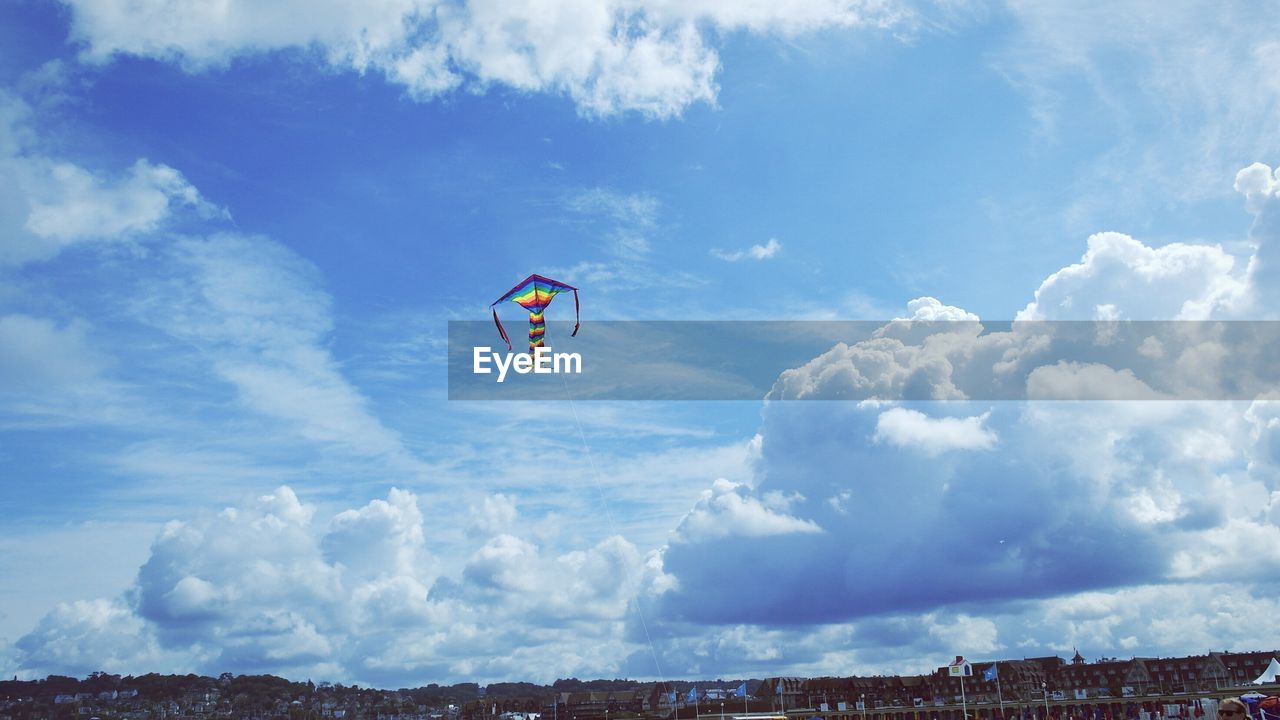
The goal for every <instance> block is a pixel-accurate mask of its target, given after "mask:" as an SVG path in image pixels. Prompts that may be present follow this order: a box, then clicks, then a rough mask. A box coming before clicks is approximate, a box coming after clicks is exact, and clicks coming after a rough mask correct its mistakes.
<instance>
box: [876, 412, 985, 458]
mask: <svg viewBox="0 0 1280 720" xmlns="http://www.w3.org/2000/svg"><path fill="white" fill-rule="evenodd" d="M986 419H987V415H978V416H975V417H963V418H953V417H942V418H932V417H929V416H928V415H925V414H924V413H922V412H920V411H918V410H910V409H907V408H890V409H888V410H886V411H884V412H883V413H881V414H880V417H879V419H878V420H877V421H876V433H875V436H874V437H875V439H876V440H878V441H881V442H887V443H889V444H891V445H895V446H897V447H907V448H916V449H919V450H920V451H921V452H923V453H925V454H926V455H930V456H933V455H937V454H939V453H942V452H946V451H948V450H990V449H991V448H993V447H995V444H996V434H995V433H994V432H992V431H991V430H990V429H989V428H987V427H985V425H984V423H985V422H986Z"/></svg>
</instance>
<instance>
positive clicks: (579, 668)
mask: <svg viewBox="0 0 1280 720" xmlns="http://www.w3.org/2000/svg"><path fill="white" fill-rule="evenodd" d="M494 502H495V503H497V504H499V505H501V504H503V501H502V499H495V500H494ZM317 515H318V513H317V510H316V508H315V507H314V506H311V505H309V504H307V503H304V502H303V501H301V500H300V499H299V498H298V497H297V495H296V494H295V493H294V492H293V491H292V490H291V489H289V488H288V487H281V488H279V489H277V490H276V491H275V492H273V493H270V494H268V495H263V496H261V497H258V498H256V499H253V500H251V501H248V502H246V503H244V504H243V505H241V506H238V507H233V508H227V509H225V510H223V511H221V512H219V513H216V514H209V515H205V516H202V517H196V518H190V519H184V520H180V521H173V522H171V523H169V524H168V525H167V526H166V527H165V528H164V530H163V532H162V533H161V534H160V535H159V536H158V537H157V538H156V539H155V541H154V543H153V544H152V547H151V555H150V557H149V558H148V560H147V561H146V563H145V564H144V565H143V566H142V568H141V569H140V570H139V572H138V575H137V580H136V581H135V584H134V586H133V587H132V588H131V589H130V590H129V591H128V592H127V593H126V594H125V595H124V596H123V597H121V598H117V599H114V600H105V599H99V600H86V601H78V602H74V603H67V604H63V605H59V606H58V607H56V608H55V609H54V610H52V611H51V612H49V613H48V614H47V615H46V616H45V617H44V618H43V619H42V620H41V621H40V622H39V623H38V624H37V626H36V628H35V629H34V630H33V631H32V632H31V633H29V634H28V635H26V636H25V637H24V638H22V639H20V640H19V641H18V643H17V645H16V648H17V651H18V658H19V661H20V664H19V666H20V667H21V668H22V669H23V670H26V671H30V672H62V671H76V672H81V671H82V668H88V667H92V669H109V670H116V671H122V672H128V671H141V670H146V669H154V665H155V664H156V663H159V662H163V663H165V664H164V667H168V668H171V669H173V670H175V671H192V672H205V673H213V674H216V673H217V672H222V671H224V670H225V669H227V668H229V667H235V668H244V669H252V668H264V669H270V670H271V671H273V672H284V673H294V674H312V673H316V674H320V675H321V676H323V677H332V678H335V679H343V678H345V679H348V680H350V679H356V680H360V681H362V682H369V681H373V682H378V683H381V684H384V685H391V684H394V683H401V682H405V681H406V679H408V678H418V679H421V678H422V677H425V676H432V677H454V678H457V679H460V680H461V679H476V678H484V677H493V678H499V677H512V676H515V675H519V676H521V677H529V675H528V673H529V672H530V671H531V670H532V671H534V672H535V674H537V673H538V672H539V671H538V670H537V668H542V671H541V672H542V673H544V674H541V675H539V677H540V679H542V680H546V681H549V680H551V679H553V678H554V677H557V676H562V675H564V674H566V673H572V672H577V673H581V672H583V671H584V669H591V670H592V671H595V670H596V669H598V668H601V667H605V666H606V664H607V662H608V660H607V658H603V657H600V656H596V655H593V654H591V653H585V654H584V653H578V652H574V651H572V648H575V647H578V646H580V645H581V644H582V642H583V641H584V639H585V640H589V641H592V642H598V643H599V644H600V646H601V651H600V652H606V651H607V649H608V648H615V650H616V647H618V646H620V645H622V644H623V643H624V640H623V639H622V637H621V635H620V628H621V625H620V624H618V623H620V621H622V620H623V619H624V617H625V615H626V614H627V612H628V606H629V604H630V603H631V602H632V600H633V599H634V598H635V597H636V596H638V595H642V594H646V593H648V592H649V590H647V589H646V588H650V587H661V586H662V582H663V581H662V577H663V575H662V572H661V570H660V568H659V567H657V566H656V565H655V564H654V563H653V562H651V561H646V560H645V559H644V558H642V557H641V555H640V553H639V552H638V551H637V550H636V548H635V547H634V546H633V545H631V544H630V543H628V542H627V541H625V540H623V539H622V538H619V537H610V538H606V539H604V540H602V541H600V542H599V543H597V544H595V545H594V546H592V547H590V548H587V549H583V550H571V551H568V552H560V553H556V552H551V551H549V549H548V548H546V547H543V546H541V545H539V544H538V543H536V542H534V541H531V540H529V539H527V538H524V537H520V536H518V535H514V534H511V533H512V531H511V530H510V529H508V530H506V531H503V532H497V533H496V534H492V535H486V536H485V537H482V538H476V540H477V542H479V546H478V547H477V548H476V549H475V550H474V552H473V553H472V554H471V556H470V558H469V559H468V560H467V561H466V563H465V565H464V566H463V567H461V568H459V569H456V570H455V571H453V572H452V573H451V574H446V575H441V574H439V570H438V568H437V567H436V562H435V560H434V559H433V557H432V553H431V551H430V550H429V544H430V542H431V539H430V538H429V537H428V535H427V533H426V530H425V527H424V520H423V515H422V512H421V509H420V508H419V506H418V498H417V497H416V496H415V495H414V494H412V493H410V492H407V491H403V490H397V489H392V490H391V491H390V492H389V493H388V495H387V497H386V499H375V500H372V501H370V502H369V503H368V504H366V505H364V506H363V507H360V508H353V509H349V510H344V511H341V512H338V513H336V514H335V515H333V516H332V518H330V519H329V520H328V521H327V522H324V521H318V519H317ZM513 520H514V518H513ZM513 524H514V525H518V524H517V523H513ZM584 620H598V621H601V622H600V623H599V624H595V625H593V624H588V623H584V622H583V621H584ZM568 625H572V626H573V627H574V630H573V632H572V633H569V635H565V634H563V633H560V632H559V631H558V630H557V628H561V627H565V626H568ZM548 646H555V647H563V648H564V649H565V650H566V652H565V653H564V654H562V655H561V656H559V657H558V658H557V659H555V660H553V661H550V662H547V663H544V664H541V665H530V664H529V654H530V653H545V652H546V648H547V647H548ZM480 658H485V659H484V660H481V659H480ZM84 672H87V670H84Z"/></svg>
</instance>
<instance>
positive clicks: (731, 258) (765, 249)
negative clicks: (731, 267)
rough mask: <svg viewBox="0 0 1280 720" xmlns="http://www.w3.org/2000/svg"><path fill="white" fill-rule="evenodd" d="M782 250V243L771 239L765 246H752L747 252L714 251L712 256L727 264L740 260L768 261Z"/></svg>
mask: <svg viewBox="0 0 1280 720" xmlns="http://www.w3.org/2000/svg"><path fill="white" fill-rule="evenodd" d="M781 250H782V243H780V242H778V241H777V239H776V238H769V242H767V243H765V244H764V245H752V246H751V247H749V248H747V249H746V250H732V251H727V250H717V249H712V251H711V255H712V256H713V257H717V258H720V259H721V260H725V261H727V262H738V261H739V260H768V259H770V258H772V257H773V256H775V255H777V254H778V252H779V251H781Z"/></svg>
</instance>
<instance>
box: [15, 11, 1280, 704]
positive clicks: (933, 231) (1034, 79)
mask: <svg viewBox="0 0 1280 720" xmlns="http://www.w3.org/2000/svg"><path fill="white" fill-rule="evenodd" d="M1278 23H1280V8H1277V7H1275V6H1272V5H1268V4H1264V3H1250V2H1225V3H1179V4H1176V6H1170V5H1169V4H1168V3H1157V2H1145V1H1141V0H1121V1H1119V2H1106V3H1079V2H1065V1H1063V2H1057V1H1055V0H1043V1H1039V2H1033V1H1025V2H1024V1H1010V2H978V1H974V2H966V1H964V0H939V1H938V2H914V1H908V0H865V1H859V0H790V1H789V2H785V3H772V2H755V1H754V0H748V1H746V2H733V3H729V2H717V1H716V0H696V1H693V2H678V3H677V2H669V1H668V0H539V1H538V2H532V3H510V2H501V1H500V0H447V1H445V0H441V1H437V0H380V1H379V2H343V1H341V0H324V1H323V2H314V1H313V0H309V1H308V2H295V1H294V0H281V1H280V2H275V3H269V4H264V3H253V2H239V1H233V2H225V3H214V4H208V3H202V2H197V1H196V0H164V1H162V0H133V1H131V2H116V1H107V2H100V1H96V0H66V1H65V2H52V1H51V2H37V1H34V0H12V1H11V2H7V3H4V4H3V5H0V167H2V168H3V171H2V172H0V514H3V517H4V518H5V521H4V522H3V523H0V675H3V676H12V675H18V676H21V677H43V676H44V675H47V674H50V673H60V674H71V675H85V674H87V673H89V672H93V671H96V670H104V671H108V672H115V673H135V674H137V673H145V672H174V673H186V672H196V673H203V674H213V675H216V674H218V673H221V672H235V673H268V672H269V673H274V674H278V675H283V676H286V677H290V678H297V679H304V678H308V677H309V678H314V679H316V680H320V679H326V680H331V681H336V682H345V683H361V684H366V685H374V686H382V687H402V686H416V685H422V684H427V683H431V682H442V683H447V682H462V681H477V682H482V683H483V682H493V681H515V680H528V681H534V682H550V681H552V680H555V679H557V678H562V677H579V678H588V677H622V676H625V677H634V678H655V679H663V678H717V677H723V678H732V677H763V676H772V675H808V676H817V675H850V674H864V675H866V674H877V673H916V672H928V671H931V670H932V669H933V668H936V667H939V666H941V665H944V664H945V663H946V662H947V661H949V660H950V659H951V658H952V657H954V656H955V655H964V656H966V657H969V658H971V659H975V660H976V659H984V658H985V659H991V658H1015V657H1029V656H1037V655H1045V654H1055V653H1056V654H1059V655H1063V656H1064V657H1069V656H1068V655H1066V653H1069V652H1071V650H1072V648H1078V649H1079V650H1080V652H1081V653H1083V654H1084V655H1085V656H1086V657H1089V658H1091V659H1092V658H1096V657H1102V656H1107V657H1117V656H1118V657H1130V656H1151V655H1184V654H1195V653H1203V652H1206V651H1209V650H1228V649H1229V650H1253V649H1272V648H1277V647H1280V634H1278V633H1280V629H1278V628H1277V626H1276V624H1275V622H1274V618H1275V617H1276V613H1277V611H1278V610H1280V601H1277V599H1276V598H1277V597H1280V592H1278V590H1280V587H1278V580H1277V579H1278V578H1280V404H1278V401H1277V400H1276V399H1273V398H1280V395H1276V394H1275V393H1274V391H1269V390H1266V389H1265V388H1264V389H1262V390H1257V392H1251V394H1249V395H1247V396H1244V397H1241V396H1240V395H1239V393H1235V394H1232V393H1226V394H1224V393H1223V391H1222V388H1223V387H1225V386H1226V385H1227V384H1228V380H1229V379H1230V378H1234V377H1236V373H1238V372H1240V371H1242V369H1243V370H1246V371H1247V370H1248V369H1249V368H1252V367H1254V366H1257V367H1259V368H1262V367H1263V365H1265V363H1267V362H1268V360H1267V358H1268V357H1269V355H1268V354H1267V353H1265V352H1264V353H1258V354H1247V353H1246V354H1245V356H1243V357H1242V356H1241V355H1239V354H1238V353H1232V352H1228V351H1227V350H1225V349H1224V348H1228V347H1230V346H1229V344H1225V343H1224V342H1222V338H1221V337H1220V336H1217V335H1214V333H1213V331H1212V328H1209V329H1208V330H1206V327H1207V326H1206V325H1204V324H1203V323H1198V322H1195V321H1204V320H1232V321H1238V320H1255V321H1265V320H1275V319H1276V317H1275V316H1276V314H1277V313H1276V311H1275V308H1276V307H1277V303H1276V300H1277V299H1280V298H1277V295H1280V270H1277V268H1280V262H1277V251H1278V248H1280V171H1277V170H1275V169H1273V168H1277V167H1278V166H1280V132H1277V128H1278V127H1280V80H1278V79H1277V78H1280V72H1277V69H1278V66H1280V42H1277V41H1276V39H1275V32H1274V28H1275V27H1277V24H1278ZM531 273H538V274H542V275H546V276H549V277H552V278H556V279H557V280H561V281H563V282H566V283H569V284H571V285H573V286H575V287H577V288H578V289H579V291H580V296H581V316H582V321H583V325H582V331H581V336H582V338H583V339H584V340H585V339H586V338H588V337H590V336H591V332H592V322H593V321H596V322H600V323H603V322H604V321H608V323H615V322H617V323H624V322H631V321H637V320H645V321H684V320H697V321H707V320H716V321H735V322H741V323H743V325H742V327H748V328H749V327H750V325H749V323H751V322H754V321H760V320H771V321H800V320H805V321H812V320H860V321H876V322H877V323H882V324H883V327H882V328H881V329H880V330H879V331H877V333H876V334H875V336H874V337H870V338H863V339H858V340H850V341H849V342H836V343H832V344H831V345H830V347H826V348H818V349H815V350H814V351H813V352H812V354H811V356H810V357H808V358H805V359H801V360H798V361H796V362H794V364H793V365H792V366H789V367H785V368H782V369H780V370H779V371H778V373H777V375H778V376H777V380H776V382H775V383H774V384H773V385H772V389H770V390H768V391H767V394H766V393H760V394H759V396H758V397H749V398H748V399H740V400H732V401H707V400H680V399H671V398H670V397H669V396H668V397H658V396H656V395H655V397H654V398H653V399H648V400H646V399H638V400H637V399H631V400H582V401H578V402H574V401H572V400H569V399H568V398H565V399H561V400H542V401H531V400H507V401H501V400H496V401H495V400H463V399H452V400H451V399H449V392H448V390H449V387H448V372H447V370H448V368H447V362H446V361H447V359H448V356H449V348H448V340H449V331H448V328H449V323H450V322H451V321H487V320H488V319H489V313H490V308H489V306H490V304H491V303H493V301H494V299H495V298H497V297H499V296H500V294H501V293H503V292H504V291H505V290H506V289H507V288H509V287H511V286H512V285H513V284H515V283H516V282H517V281H519V280H520V279H521V278H523V277H525V276H527V275H529V274H531ZM500 312H501V314H502V318H503V320H504V323H505V324H506V325H507V327H508V328H512V327H514V328H516V330H515V331H514V332H513V334H514V335H515V336H516V337H517V341H519V337H520V336H521V333H522V332H523V330H522V329H521V326H522V324H523V323H524V318H523V315H522V312H521V310H520V308H518V307H516V306H514V305H509V304H508V305H505V306H504V307H503V308H502V309H501V310H500ZM548 317H549V318H550V319H552V320H553V321H554V322H553V325H552V329H551V331H550V335H551V336H552V342H553V344H555V345H558V346H560V347H572V343H573V342H575V341H576V340H577V338H573V339H568V338H564V337H563V336H560V337H555V333H557V332H560V330H558V329H557V328H562V327H563V326H560V325H556V324H554V323H555V322H567V321H569V320H572V319H573V314H572V309H571V303H570V302H569V301H568V299H567V298H566V297H564V296H561V297H560V298H558V299H557V300H556V302H553V304H552V306H551V308H550V310H549V311H548ZM903 320H961V321H965V322H962V323H958V324H957V325H956V326H955V327H954V329H952V330H947V329H944V330H942V331H941V332H938V333H932V334H930V333H920V332H916V331H913V330H912V328H911V327H910V326H908V325H904V324H903V323H902V322H901V321H903ZM1011 320H1018V321H1032V320H1036V321H1040V320H1044V321H1051V322H1050V324H1049V325H1047V326H1045V327H1049V328H1050V329H1049V330H1047V331H1045V332H1047V333H1048V334H1049V335H1052V333H1053V330H1052V328H1053V327H1055V326H1054V325H1053V324H1052V321H1058V320H1093V321H1102V322H1105V323H1115V322H1117V321H1126V320H1128V321H1143V320H1159V321H1171V323H1172V324H1171V325H1170V326H1168V327H1169V328H1170V329H1169V332H1170V333H1173V334H1174V335H1176V336H1177V337H1173V338H1171V337H1170V336H1161V337H1155V336H1152V337H1150V338H1147V339H1145V340H1144V342H1143V344H1142V346H1141V347H1140V348H1138V352H1139V353H1141V354H1142V356H1143V357H1146V358H1148V359H1158V360H1159V362H1157V363H1154V364H1153V365H1151V366H1143V367H1144V368H1145V370H1144V369H1142V368H1137V366H1134V367H1129V366H1127V365H1124V364H1121V363H1116V362H1112V363H1111V364H1110V365H1109V364H1107V363H1106V362H1102V361H1096V362H1095V361H1090V362H1084V361H1079V360H1077V359H1072V358H1068V357H1067V356H1065V355H1060V354H1056V353H1057V351H1056V350H1055V349H1054V348H1057V347H1059V346H1058V345H1055V344H1054V339H1053V338H1052V337H1049V336H1046V335H1045V334H1044V333H1020V332H1017V331H1016V330H1007V329H1006V330H1004V331H1001V332H989V333H984V332H983V331H982V329H981V325H980V322H981V321H1002V322H1005V323H1006V324H1005V326H1002V327H1006V328H1007V321H1011ZM892 321H898V322H892ZM597 327H606V326H605V325H597ZM619 327H626V326H619ZM975 328H977V329H975ZM495 335H496V333H495ZM622 340H623V341H625V338H622ZM1104 340H1105V338H1103V337H1102V335H1099V338H1098V341H1099V342H1103V341H1104ZM493 342H494V343H495V344H496V343H497V342H499V340H498V339H497V338H496V337H495V338H494V339H493ZM739 342H740V343H741V345H742V347H741V348H740V350H741V352H742V353H743V354H749V353H750V352H751V351H752V347H751V344H750V341H749V340H740V341H739ZM614 347H615V351H620V352H632V353H634V354H635V355H636V356H637V357H640V358H643V357H644V355H645V353H651V354H652V355H654V356H657V355H659V353H658V352H657V350H658V349H660V348H655V347H654V346H647V347H645V346H642V347H639V348H634V349H632V348H628V347H627V346H625V345H615V346H614ZM805 347H808V346H805ZM635 350H639V351H640V352H638V353H635ZM658 361H660V357H655V362H658ZM1135 368H1137V369H1135ZM993 377H994V378H997V379H999V378H1005V379H1008V378H1014V380H1016V382H1015V386H1016V388H1018V391H1019V393H1020V394H1021V396H1022V397H1023V399H1022V400H1018V401H1010V400H985V399H983V397H984V396H983V395H982V394H981V393H975V392H974V391H973V388H974V387H977V385H979V384H981V378H986V379H987V380H988V381H989V380H990V379H991V378H993ZM566 387H567V386H566ZM1250 387H1253V386H1250ZM1098 388H1102V390H1101V391H1100V390H1099V389H1098ZM1188 389H1190V390H1188ZM1197 390H1198V391H1203V392H1201V393H1200V394H1196V393H1195V392H1191V391H1197ZM1190 395H1194V396H1196V397H1230V398H1231V399H1230V400H1229V401H1228V400H1203V399H1201V400H1196V401H1190V400H1187V399H1186V398H1187V397H1188V396H1190ZM869 397H872V398H873V399H867V398H869ZM988 397H989V396H988ZM1078 397H1088V398H1090V399H1087V400H1078V401H1068V400H1069V399H1070V398H1078ZM1099 398H1102V399H1099ZM1107 398H1109V399H1107ZM803 400H807V401H810V402H801V401H803Z"/></svg>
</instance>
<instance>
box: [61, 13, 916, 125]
mask: <svg viewBox="0 0 1280 720" xmlns="http://www.w3.org/2000/svg"><path fill="white" fill-rule="evenodd" d="M67 4H68V5H70V6H71V8H72V37H73V39H74V40H76V41H77V42H80V43H82V44H83V45H84V53H83V55H84V57H85V58H86V59H88V60H90V61H95V62H105V61H108V60H109V59H110V58H111V57H113V56H115V55H119V54H129V55H138V56H144V57H153V58H159V59H164V60H175V61H178V62H180V63H182V64H183V65H184V66H185V67H186V68H188V69H189V70H192V71H196V70H201V69H204V68H207V67H210V66H221V65H225V64H226V63H228V62H229V61H230V60H231V59H232V58H235V57H241V56H245V55H254V54H261V53H267V52H271V51H276V50H284V49H297V50H304V49H309V48H314V49H316V50H319V51H320V52H321V53H322V54H323V56H324V57H325V59H326V61H327V62H328V63H329V64H330V65H332V66H334V67H338V68H351V69H354V70H357V71H360V72H365V71H368V70H376V71H379V72H381V73H383V74H384V75H385V76H386V77H387V78H388V79H389V80H391V81H393V82H396V83H399V84H401V85H403V86H404V87H405V88H406V89H407V91H408V92H409V94H410V95H412V96H414V97H417V98H430V97H434V96H436V95H438V94H440V93H442V92H446V91H449V90H451V89H453V88H456V87H459V86H469V87H472V88H476V89H483V88H485V87H487V86H490V85H494V84H500V85H505V86H508V87H511V88H514V89H516V90H520V91H529V92H542V91H545V92H553V93H558V94H563V95H567V96H568V97H570V98H572V99H573V101H574V102H575V104H576V105H577V106H578V109H579V111H580V112H582V113H583V114H586V115H611V114H615V113H618V112H622V111H628V110H634V111H639V112H641V113H644V114H645V115H648V116H651V117H671V116H674V115H678V114H680V113H681V112H682V111H683V110H684V109H685V108H686V107H688V106H689V105H691V104H693V103H697V102H706V103H713V102H714V101H715V97H716V84H715V74H716V72H717V70H718V69H719V66H720V60H719V57H718V55H717V54H716V52H715V50H714V49H713V48H711V47H709V46H708V38H709V36H711V29H713V28H714V29H715V30H719V31H734V30H746V31H748V32H753V33H762V34H764V33H779V34H783V35H794V34H797V33H802V32H809V31H814V30H820V29H823V28H833V27H870V28H892V27H899V26H903V25H909V24H910V23H911V22H912V20H913V18H912V15H911V13H910V12H909V11H907V10H905V9H903V8H902V7H901V5H900V4H899V3H895V2H889V1H887V0H872V1H862V0H806V1H805V2H799V3H789V4H788V5H787V6H786V8H785V9H783V8H781V7H777V6H773V5H771V4H769V3H756V2H752V3H734V4H732V5H733V7H726V6H724V5H722V4H720V3H672V2H666V1H665V0H660V1H657V2H629V1H627V2H623V1H619V0H555V1H552V2H540V3H536V4H519V3H516V4H513V3H503V2H490V1H486V0H476V1H472V2H466V3H460V4H452V3H443V2H435V1H433V0H385V1H384V2H378V3H374V4H372V5H369V4H354V3H347V2H340V1H338V0H331V1H326V2H322V3H283V4H276V5H272V6H270V7H266V6H260V5H258V4H254V3H231V4H224V5H218V6H210V5H207V4H205V3H200V2H194V1H192V0H183V1H181V2H177V3H174V2H161V1H160V0H150V1H148V2H129V3H124V2H107V3H102V2H86V1H84V0H69V1H68V3H67Z"/></svg>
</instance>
